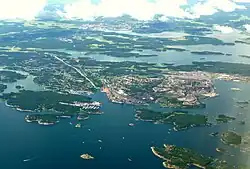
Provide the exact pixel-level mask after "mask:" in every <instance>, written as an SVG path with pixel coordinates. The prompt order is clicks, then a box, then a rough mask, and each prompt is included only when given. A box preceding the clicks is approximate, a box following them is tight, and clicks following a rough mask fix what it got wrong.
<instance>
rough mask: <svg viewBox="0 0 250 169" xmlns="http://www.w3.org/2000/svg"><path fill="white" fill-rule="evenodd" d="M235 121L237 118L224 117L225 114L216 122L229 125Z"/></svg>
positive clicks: (219, 116)
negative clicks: (228, 123)
mask: <svg viewBox="0 0 250 169" xmlns="http://www.w3.org/2000/svg"><path fill="white" fill-rule="evenodd" d="M235 119H236V118H235V117H230V116H227V115H224V114H220V115H218V117H217V118H216V121H217V122H222V123H227V122H230V121H233V120H235Z"/></svg>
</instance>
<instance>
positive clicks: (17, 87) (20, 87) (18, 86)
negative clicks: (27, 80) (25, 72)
mask: <svg viewBox="0 0 250 169" xmlns="http://www.w3.org/2000/svg"><path fill="white" fill-rule="evenodd" d="M23 88H24V87H23V86H21V85H16V89H18V90H20V89H23Z"/></svg>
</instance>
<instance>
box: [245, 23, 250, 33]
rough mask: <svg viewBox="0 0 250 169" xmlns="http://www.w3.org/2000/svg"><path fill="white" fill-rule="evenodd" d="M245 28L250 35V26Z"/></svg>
mask: <svg viewBox="0 0 250 169" xmlns="http://www.w3.org/2000/svg"><path fill="white" fill-rule="evenodd" d="M244 28H245V29H246V31H247V32H249V33H250V25H249V24H246V25H244Z"/></svg>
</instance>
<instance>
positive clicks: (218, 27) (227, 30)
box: [213, 25, 234, 34]
mask: <svg viewBox="0 0 250 169" xmlns="http://www.w3.org/2000/svg"><path fill="white" fill-rule="evenodd" d="M213 28H214V30H216V31H220V32H221V33H223V34H228V33H232V32H234V29H233V28H231V27H229V26H221V25H214V27H213Z"/></svg>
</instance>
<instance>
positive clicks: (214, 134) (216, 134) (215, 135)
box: [209, 132, 219, 137]
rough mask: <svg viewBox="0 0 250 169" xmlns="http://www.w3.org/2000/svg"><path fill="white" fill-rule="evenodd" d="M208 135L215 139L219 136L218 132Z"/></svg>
mask: <svg viewBox="0 0 250 169" xmlns="http://www.w3.org/2000/svg"><path fill="white" fill-rule="evenodd" d="M209 135H210V136H212V137H217V136H218V135H219V132H212V133H210V134H209Z"/></svg>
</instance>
